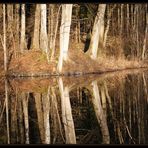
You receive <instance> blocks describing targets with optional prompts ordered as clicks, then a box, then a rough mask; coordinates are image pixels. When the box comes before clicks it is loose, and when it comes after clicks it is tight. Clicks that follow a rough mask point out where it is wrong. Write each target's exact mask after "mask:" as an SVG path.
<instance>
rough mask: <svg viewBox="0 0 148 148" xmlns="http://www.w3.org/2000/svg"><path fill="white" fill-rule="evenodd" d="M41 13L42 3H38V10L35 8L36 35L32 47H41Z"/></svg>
mask: <svg viewBox="0 0 148 148" xmlns="http://www.w3.org/2000/svg"><path fill="white" fill-rule="evenodd" d="M40 14H41V8H40V4H36V10H35V22H34V33H33V34H34V35H33V41H32V49H40V44H39V43H40V41H39V39H40V38H39V37H40V18H41V17H40Z"/></svg>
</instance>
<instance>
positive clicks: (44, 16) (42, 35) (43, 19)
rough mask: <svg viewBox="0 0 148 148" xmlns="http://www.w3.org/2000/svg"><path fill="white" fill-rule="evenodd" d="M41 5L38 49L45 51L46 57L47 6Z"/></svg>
mask: <svg viewBox="0 0 148 148" xmlns="http://www.w3.org/2000/svg"><path fill="white" fill-rule="evenodd" d="M40 7H41V28H40V49H41V50H43V51H45V52H46V54H47V58H48V52H49V51H48V37H47V8H46V4H40Z"/></svg>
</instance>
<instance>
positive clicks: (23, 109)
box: [0, 73, 148, 144]
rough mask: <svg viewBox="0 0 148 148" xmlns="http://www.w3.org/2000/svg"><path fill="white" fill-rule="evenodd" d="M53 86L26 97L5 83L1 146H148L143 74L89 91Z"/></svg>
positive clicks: (107, 81)
mask: <svg viewBox="0 0 148 148" xmlns="http://www.w3.org/2000/svg"><path fill="white" fill-rule="evenodd" d="M57 82H58V83H56V85H53V86H52V85H49V86H48V87H47V88H46V89H45V88H42V89H41V91H40V90H39V89H37V91H33V90H32V91H30V92H29V91H28V90H27V91H26V90H21V89H20V88H18V87H13V86H12V85H9V83H7V87H5V89H6V91H5V92H7V95H5V96H8V98H7V99H5V96H4V95H1V100H0V143H1V144H2V143H4V144H6V143H8V142H9V141H10V143H22V144H23V143H30V144H32V143H36V144H39V143H43V144H50V143H51V144H66V143H77V144H101V143H111V144H115V143H119V144H124V143H125V144H128V143H129V144H134V143H136V144H137V143H147V141H146V140H147V138H148V136H147V135H148V133H147V116H146V115H147V114H148V110H147V103H148V94H147V90H148V88H147V87H148V86H147V82H148V77H147V75H146V74H145V73H142V74H139V75H136V74H135V75H134V74H133V75H127V76H126V77H124V78H122V79H121V81H118V80H117V79H115V78H114V77H111V78H107V79H100V80H98V81H93V82H91V83H90V84H91V85H88V86H78V87H76V86H75V87H71V86H73V85H67V84H66V85H65V83H64V81H63V80H62V79H57ZM115 83H117V84H115ZM10 84H11V83H10ZM38 88H39V87H38ZM6 101H7V102H6ZM6 103H7V104H6ZM6 108H7V110H6Z"/></svg>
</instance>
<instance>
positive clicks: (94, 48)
mask: <svg viewBox="0 0 148 148" xmlns="http://www.w3.org/2000/svg"><path fill="white" fill-rule="evenodd" d="M105 9H106V4H99V6H98V12H97V15H96V17H95V22H94V25H93V30H92V37H91V41H90V47H89V50H88V51H89V52H90V54H91V58H92V59H96V58H97V53H98V45H99V41H100V33H101V32H102V31H101V29H103V28H104V27H101V24H102V23H103V21H104V14H105ZM100 28H101V29H100Z"/></svg>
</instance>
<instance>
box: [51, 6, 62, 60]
mask: <svg viewBox="0 0 148 148" xmlns="http://www.w3.org/2000/svg"><path fill="white" fill-rule="evenodd" d="M60 10H61V5H60V6H59V8H58V13H57V16H56V24H55V32H54V36H53V42H52V50H51V60H53V58H54V55H55V50H56V46H55V43H56V37H57V31H58V24H59V14H60Z"/></svg>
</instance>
